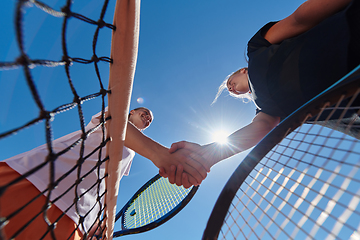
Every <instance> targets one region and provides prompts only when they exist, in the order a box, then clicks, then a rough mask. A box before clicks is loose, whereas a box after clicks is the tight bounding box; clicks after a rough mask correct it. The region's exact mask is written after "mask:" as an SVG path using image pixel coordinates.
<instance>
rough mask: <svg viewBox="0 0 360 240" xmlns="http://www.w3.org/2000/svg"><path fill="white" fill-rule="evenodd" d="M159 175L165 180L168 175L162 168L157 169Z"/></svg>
mask: <svg viewBox="0 0 360 240" xmlns="http://www.w3.org/2000/svg"><path fill="white" fill-rule="evenodd" d="M159 174H160V176H162V177H164V178H167V177H168V175H167V173H166V172H165V169H164V168H163V167H161V168H159Z"/></svg>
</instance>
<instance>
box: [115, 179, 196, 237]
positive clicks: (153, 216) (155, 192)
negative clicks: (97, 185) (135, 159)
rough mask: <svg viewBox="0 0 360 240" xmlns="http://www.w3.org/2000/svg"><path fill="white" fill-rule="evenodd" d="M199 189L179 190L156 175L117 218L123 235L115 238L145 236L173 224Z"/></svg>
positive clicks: (119, 232)
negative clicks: (176, 216)
mask: <svg viewBox="0 0 360 240" xmlns="http://www.w3.org/2000/svg"><path fill="white" fill-rule="evenodd" d="M198 188H199V186H193V187H191V188H188V189H186V188H184V187H183V186H181V187H179V186H177V185H175V184H171V183H169V181H168V179H166V178H163V177H161V176H160V175H159V174H157V175H156V176H155V177H153V178H152V179H150V180H149V181H148V182H147V183H145V184H144V185H143V186H142V187H141V188H140V189H139V190H138V191H137V192H136V193H135V194H134V196H132V198H131V199H130V200H129V201H128V202H127V203H126V204H125V206H124V207H123V208H122V209H121V210H120V212H119V213H118V214H117V215H116V218H115V221H117V220H119V219H120V218H121V231H116V232H114V235H113V237H120V236H123V235H128V234H135V233H141V232H146V231H149V230H151V229H154V228H156V227H158V226H160V225H161V224H163V223H165V222H167V221H168V220H170V219H171V218H172V217H173V216H175V215H176V214H177V213H178V212H179V211H180V210H181V209H183V208H184V207H185V206H186V205H187V204H188V203H189V201H190V200H191V199H192V197H193V196H194V194H195V193H196V191H197V189H198Z"/></svg>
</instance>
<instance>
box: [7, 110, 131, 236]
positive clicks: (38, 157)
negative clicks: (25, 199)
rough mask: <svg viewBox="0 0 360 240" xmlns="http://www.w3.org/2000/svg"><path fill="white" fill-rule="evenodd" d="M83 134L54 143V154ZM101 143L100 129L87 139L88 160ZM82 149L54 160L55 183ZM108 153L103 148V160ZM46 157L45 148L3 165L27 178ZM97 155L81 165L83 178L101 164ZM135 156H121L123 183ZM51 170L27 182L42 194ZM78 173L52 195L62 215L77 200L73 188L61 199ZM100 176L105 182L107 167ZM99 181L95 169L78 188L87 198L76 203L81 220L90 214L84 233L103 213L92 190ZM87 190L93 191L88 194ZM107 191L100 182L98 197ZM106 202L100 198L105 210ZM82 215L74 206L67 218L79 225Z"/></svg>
mask: <svg viewBox="0 0 360 240" xmlns="http://www.w3.org/2000/svg"><path fill="white" fill-rule="evenodd" d="M100 114H101V113H98V114H96V115H94V116H93V117H92V118H91V122H90V123H89V124H88V125H87V126H86V131H88V130H89V129H91V128H94V127H95V126H97V125H98V124H99V122H100ZM81 134H82V132H81V131H76V132H73V133H70V134H68V135H66V136H63V137H61V138H58V139H56V140H54V141H53V142H52V144H53V151H54V152H55V153H57V152H60V151H62V150H63V149H65V148H67V147H68V146H70V145H71V144H73V143H74V142H75V141H77V140H78V139H79V138H80V137H81ZM101 140H102V130H101V128H100V127H99V128H98V129H96V130H95V131H94V132H93V133H91V134H90V135H89V136H88V138H87V139H86V140H85V149H84V156H87V155H88V154H89V153H90V152H91V151H93V149H95V148H96V147H98V146H99V145H100V143H101ZM80 147H81V143H79V144H77V145H76V146H75V147H74V148H72V149H70V150H69V151H68V152H66V153H65V154H63V155H61V156H59V157H58V158H57V159H56V160H55V180H57V179H58V178H59V177H60V176H63V175H64V174H65V173H66V172H67V171H69V170H70V169H71V168H73V167H74V165H75V164H76V162H77V160H78V159H79V154H80V151H79V150H80ZM105 153H106V149H105V148H103V150H102V156H101V159H104V158H105ZM47 154H48V150H47V146H46V145H45V144H44V145H41V146H39V147H37V148H34V149H32V150H30V151H28V152H25V153H21V154H19V155H16V156H14V157H11V158H8V159H6V160H4V161H5V162H6V163H7V164H8V165H9V166H10V167H11V168H12V169H14V170H15V171H17V172H18V173H20V174H24V173H26V172H27V171H29V170H30V169H32V168H34V167H36V166H38V165H40V164H41V163H43V162H44V160H45V158H46V156H47ZM98 154H99V153H98V151H96V152H95V153H94V154H92V155H91V156H90V157H89V158H87V159H86V160H85V161H84V163H83V164H82V165H81V172H80V176H81V177H82V176H84V175H85V174H87V173H88V172H89V171H90V170H91V169H92V168H93V167H94V166H95V165H96V163H97V162H98ZM134 156H135V152H134V151H133V150H131V149H129V148H126V147H124V148H123V156H122V158H123V159H122V161H121V175H120V179H121V178H122V176H124V175H125V176H127V175H128V174H129V171H130V167H131V163H132V160H133V158H134ZM49 169H50V166H49V163H48V164H46V165H45V166H44V167H43V168H41V169H40V170H39V171H37V172H36V173H34V174H31V175H30V176H28V177H27V179H28V180H29V181H30V182H31V183H32V184H33V185H34V186H35V187H36V188H37V189H39V191H40V192H42V191H44V190H45V189H46V188H47V187H48V183H49ZM77 171H78V169H75V170H74V171H72V172H71V173H70V174H69V175H68V176H67V177H66V178H64V179H63V180H62V181H60V183H59V185H58V186H57V187H56V188H55V189H54V190H52V192H51V197H50V199H51V201H53V200H54V199H56V198H58V197H60V199H58V200H57V201H56V202H55V203H54V204H55V205H56V206H57V207H58V208H59V209H61V211H63V212H65V211H66V210H67V209H68V208H69V207H70V206H71V205H72V204H73V203H74V199H75V197H76V196H75V187H72V188H71V189H70V191H69V192H67V193H66V194H65V195H64V196H61V195H62V194H64V193H65V192H66V191H67V190H68V189H69V188H70V187H71V186H72V185H74V183H75V182H76V180H77ZM99 172H100V178H102V177H103V176H104V173H105V164H104V163H103V164H102V165H100V171H99ZM97 180H98V170H97V168H96V169H95V170H94V171H92V172H91V173H90V174H89V175H87V176H86V177H85V178H84V180H83V181H82V182H81V183H80V184H79V185H78V189H77V193H78V196H79V197H80V196H81V195H82V194H84V196H82V197H81V198H80V200H79V201H78V202H77V208H78V211H79V214H80V215H81V216H85V215H86V214H88V215H87V216H86V217H85V219H84V227H85V229H82V227H80V229H81V230H82V231H84V230H85V231H88V230H89V229H90V227H91V226H92V224H93V223H94V221H95V219H96V217H97V214H98V212H99V210H100V205H99V203H96V202H97V196H98V193H97V191H98V187H97V186H95V187H93V188H91V186H93V185H94V184H95V183H96V182H97ZM90 188H91V189H90ZM88 189H90V190H89V191H88V192H86V191H87V190H88ZM104 191H105V182H104V180H103V181H101V184H100V190H99V195H100V196H101V195H102V194H103V193H104ZM85 192H86V193H85ZM44 195H45V196H47V195H48V192H45V194H44ZM103 202H104V197H102V198H101V203H102V208H103V207H104V203H103ZM94 206H95V207H94ZM90 210H91V212H90V213H88V211H90ZM79 214H78V213H77V211H76V209H75V204H74V205H73V206H72V207H71V208H70V210H68V211H67V212H66V215H68V216H69V217H70V218H71V219H72V220H73V221H74V222H75V223H78V222H79Z"/></svg>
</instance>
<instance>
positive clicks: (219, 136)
mask: <svg viewBox="0 0 360 240" xmlns="http://www.w3.org/2000/svg"><path fill="white" fill-rule="evenodd" d="M227 136H228V134H227V133H226V132H224V131H217V132H215V133H214V134H213V137H212V138H213V141H215V142H218V143H220V144H226V143H227Z"/></svg>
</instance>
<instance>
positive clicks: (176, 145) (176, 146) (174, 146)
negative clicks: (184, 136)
mask: <svg viewBox="0 0 360 240" xmlns="http://www.w3.org/2000/svg"><path fill="white" fill-rule="evenodd" d="M185 146H186V141H180V142H176V143H173V144H171V147H170V149H169V153H174V152H176V150H178V149H181V148H185Z"/></svg>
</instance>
